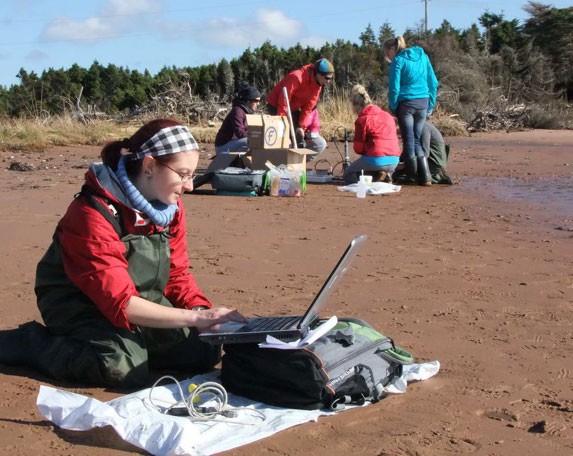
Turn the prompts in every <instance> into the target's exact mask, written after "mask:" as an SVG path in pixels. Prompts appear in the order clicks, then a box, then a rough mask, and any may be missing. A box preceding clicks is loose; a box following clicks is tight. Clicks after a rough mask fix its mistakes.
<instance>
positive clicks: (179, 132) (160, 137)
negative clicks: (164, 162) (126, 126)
mask: <svg viewBox="0 0 573 456" xmlns="http://www.w3.org/2000/svg"><path fill="white" fill-rule="evenodd" d="M193 149H199V146H198V145H197V142H196V141H195V138H193V135H192V134H191V132H190V131H189V129H188V128H187V127H184V126H182V125H178V126H176V127H167V128H163V129H161V130H159V131H158V132H157V133H155V134H154V135H153V136H152V137H151V138H149V139H148V140H147V141H145V142H144V143H143V145H142V146H141V149H139V151H137V152H134V153H133V154H131V156H130V157H129V158H130V159H131V160H139V159H140V158H143V157H145V156H146V155H151V156H152V157H158V156H159V155H169V154H176V153H178V152H184V151H186V150H193Z"/></svg>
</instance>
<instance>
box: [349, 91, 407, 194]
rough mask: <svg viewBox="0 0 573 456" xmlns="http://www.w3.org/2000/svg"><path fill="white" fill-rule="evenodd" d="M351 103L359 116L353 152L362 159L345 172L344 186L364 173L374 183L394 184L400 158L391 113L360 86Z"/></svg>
mask: <svg viewBox="0 0 573 456" xmlns="http://www.w3.org/2000/svg"><path fill="white" fill-rule="evenodd" d="M351 101H352V108H353V110H354V112H355V113H356V114H358V117H357V118H356V121H355V122H354V152H356V153H357V154H358V155H360V157H359V158H358V159H357V160H355V161H354V162H352V163H351V164H350V166H348V168H346V170H345V171H344V176H343V178H344V182H345V183H346V184H354V183H356V182H358V178H359V176H360V174H362V171H364V174H369V175H371V176H373V179H372V180H373V181H377V180H387V181H391V175H392V173H393V172H394V169H396V165H397V164H398V161H399V157H400V145H399V143H398V135H397V133H396V121H395V120H394V117H392V116H391V115H390V113H388V112H386V111H384V110H382V109H381V108H380V107H378V106H377V105H375V104H373V103H372V100H371V99H370V95H368V92H367V91H366V89H365V88H364V87H363V86H361V85H360V84H357V85H355V86H354V87H353V88H352V92H351Z"/></svg>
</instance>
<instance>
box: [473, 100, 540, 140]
mask: <svg viewBox="0 0 573 456" xmlns="http://www.w3.org/2000/svg"><path fill="white" fill-rule="evenodd" d="M530 115H531V109H530V108H528V107H526V106H525V105H523V104H520V105H513V106H506V107H505V108H504V107H500V106H497V107H495V108H485V109H483V110H480V111H478V112H477V113H476V115H475V117H474V118H473V119H472V120H471V121H470V122H468V126H467V130H468V131H469V132H470V133H471V132H478V131H491V130H506V131H515V130H523V129H525V128H526V127H527V125H529V120H530Z"/></svg>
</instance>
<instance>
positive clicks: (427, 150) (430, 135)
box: [421, 120, 452, 185]
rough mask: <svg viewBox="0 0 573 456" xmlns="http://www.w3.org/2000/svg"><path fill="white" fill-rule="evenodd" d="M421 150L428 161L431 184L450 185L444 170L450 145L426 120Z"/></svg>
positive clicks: (449, 179)
mask: <svg viewBox="0 0 573 456" xmlns="http://www.w3.org/2000/svg"><path fill="white" fill-rule="evenodd" d="M421 143H422V149H424V154H425V155H426V158H427V159H428V165H429V168H430V174H431V175H432V184H448V185H451V184H452V179H451V178H450V176H448V174H447V172H446V170H447V166H448V159H449V158H450V145H449V144H446V142H445V141H444V137H443V136H442V133H440V130H438V129H437V128H436V126H435V125H434V124H433V123H431V122H429V121H428V120H426V123H425V124H424V129H423V130H422V137H421Z"/></svg>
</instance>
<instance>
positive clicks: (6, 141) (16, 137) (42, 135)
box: [0, 100, 467, 150]
mask: <svg viewBox="0 0 573 456" xmlns="http://www.w3.org/2000/svg"><path fill="white" fill-rule="evenodd" d="M319 114H320V120H321V133H322V135H323V136H324V137H325V138H326V139H328V140H332V139H333V138H339V139H342V138H343V137H344V131H345V129H346V131H347V132H350V133H351V132H353V131H354V119H355V117H356V116H355V115H354V114H353V113H352V111H351V109H350V106H349V105H348V103H346V102H344V101H338V100H326V101H325V102H324V103H321V105H320V107H319ZM165 117H171V116H167V115H166V116H165ZM148 120H150V118H146V117H140V118H137V119H135V120H131V121H129V122H118V121H111V120H94V121H91V122H89V123H84V122H80V121H77V120H74V119H73V118H72V116H63V117H57V118H45V119H40V118H38V119H0V148H1V149H3V150H23V149H25V150H42V149H45V148H48V147H51V146H65V145H103V144H105V143H106V142H108V141H112V140H115V139H122V138H125V137H129V136H131V135H132V134H133V133H134V132H135V131H136V130H137V129H138V128H139V127H140V126H141V125H143V124H144V123H145V122H147V121H148ZM432 121H433V122H434V123H435V124H436V125H437V126H438V128H440V129H441V130H442V132H443V133H444V135H446V136H459V135H466V134H467V131H466V129H465V126H464V124H463V123H462V122H460V121H458V120H457V118H456V117H451V116H447V115H439V114H438V115H436V116H434V117H433V118H432ZM219 127H220V122H216V123H214V124H213V123H208V122H205V123H204V124H195V125H190V128H191V131H192V133H193V136H194V137H195V139H196V140H197V141H198V142H200V143H207V144H210V143H213V142H214V140H215V135H216V134H217V131H218V129H219Z"/></svg>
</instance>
